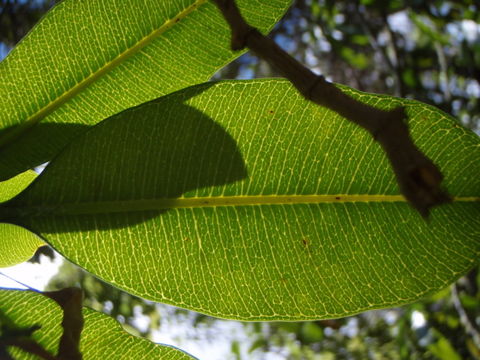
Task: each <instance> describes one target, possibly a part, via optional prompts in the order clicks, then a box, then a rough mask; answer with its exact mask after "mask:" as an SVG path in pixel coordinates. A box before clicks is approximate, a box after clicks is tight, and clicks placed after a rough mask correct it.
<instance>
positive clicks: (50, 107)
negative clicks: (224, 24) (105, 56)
mask: <svg viewBox="0 0 480 360" xmlns="http://www.w3.org/2000/svg"><path fill="white" fill-rule="evenodd" d="M206 2H207V0H196V1H195V2H194V3H193V4H192V5H190V6H188V7H187V8H185V9H184V10H182V11H181V12H180V13H178V14H177V15H176V16H175V17H173V18H172V19H170V20H167V21H165V23H164V24H163V25H162V26H161V27H159V28H158V29H155V30H153V31H152V32H151V33H150V34H148V35H146V36H145V37H143V38H142V39H140V40H139V41H138V42H137V43H136V44H135V45H133V46H132V47H130V48H128V49H127V50H125V51H124V52H122V53H121V54H119V55H118V56H117V57H116V58H114V59H112V60H111V61H110V62H107V63H106V64H105V65H103V66H102V67H101V68H99V69H98V70H97V71H96V72H93V73H91V74H90V75H89V76H87V77H86V78H85V79H83V80H82V81H80V82H79V83H77V84H76V85H75V86H73V87H72V88H70V89H68V90H67V91H65V92H64V93H63V94H61V95H60V96H58V97H57V98H56V99H55V100H53V101H51V102H49V103H48V104H47V105H45V106H44V107H43V108H41V109H40V110H38V111H37V112H36V113H34V114H33V115H31V116H30V117H29V118H27V119H26V120H25V121H24V122H22V123H20V124H19V125H18V126H16V127H15V128H13V129H12V130H11V131H9V132H7V133H6V134H5V135H4V136H2V137H0V148H1V147H3V146H5V145H8V144H10V143H11V142H13V141H14V140H15V139H17V138H18V136H19V135H20V134H22V133H23V132H24V131H26V130H27V129H29V128H31V127H32V126H33V125H35V124H36V123H38V122H39V121H40V120H42V119H43V118H45V117H46V116H47V115H49V114H51V113H52V112H54V111H55V110H56V109H58V108H59V107H60V106H62V105H63V104H65V103H66V102H67V101H68V100H70V99H72V98H73V97H75V96H76V95H77V94H78V93H80V92H81V91H82V90H83V89H85V88H86V87H87V86H89V85H90V84H91V83H93V82H95V81H96V80H97V79H99V78H100V77H102V76H103V75H104V74H106V73H107V72H108V71H110V70H112V69H113V68H115V67H116V66H117V65H119V64H121V63H122V62H123V61H125V60H126V59H128V58H129V57H130V56H132V55H134V54H136V53H137V52H139V51H140V50H141V49H143V48H144V47H145V46H147V45H148V44H150V43H151V42H152V41H153V40H155V39H156V38H158V37H159V36H160V35H161V34H163V33H164V32H165V31H167V30H168V29H170V28H171V27H173V26H174V25H175V24H176V23H178V22H179V21H180V20H181V19H183V18H185V17H186V16H187V15H188V14H190V13H191V12H193V11H194V10H195V9H197V8H198V7H199V6H201V5H203V4H204V3H206Z"/></svg>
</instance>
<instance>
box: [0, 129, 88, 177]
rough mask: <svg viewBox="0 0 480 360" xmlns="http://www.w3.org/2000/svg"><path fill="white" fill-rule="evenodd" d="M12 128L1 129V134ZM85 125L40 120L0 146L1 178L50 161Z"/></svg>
mask: <svg viewBox="0 0 480 360" xmlns="http://www.w3.org/2000/svg"><path fill="white" fill-rule="evenodd" d="M13 128H14V127H9V128H7V129H3V130H1V131H0V138H1V136H2V135H3V134H5V133H7V132H9V131H11V130H12V129H13ZM88 128H89V126H87V125H82V124H65V123H60V124H57V123H40V124H38V125H36V126H34V127H33V128H32V129H30V130H28V131H27V132H26V133H25V134H24V135H23V136H22V137H21V138H19V139H17V140H15V141H14V142H13V143H11V144H10V145H9V146H8V147H6V148H3V149H0V181H5V180H8V179H10V178H12V177H14V176H15V175H18V174H20V173H22V172H24V171H27V170H29V169H32V168H34V167H36V166H38V165H41V164H43V163H45V162H47V161H50V160H51V159H52V157H53V156H55V155H56V154H57V153H58V152H59V151H60V150H61V149H62V148H63V147H64V146H65V144H67V143H69V142H70V141H71V140H73V139H75V138H76V137H78V136H79V135H81V134H82V133H84V132H85V131H86V130H87V129H88Z"/></svg>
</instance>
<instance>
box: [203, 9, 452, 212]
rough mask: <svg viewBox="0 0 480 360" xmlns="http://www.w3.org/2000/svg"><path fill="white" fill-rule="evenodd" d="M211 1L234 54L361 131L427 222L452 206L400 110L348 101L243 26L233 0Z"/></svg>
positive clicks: (278, 49)
mask: <svg viewBox="0 0 480 360" xmlns="http://www.w3.org/2000/svg"><path fill="white" fill-rule="evenodd" d="M213 1H214V2H215V4H216V5H217V7H218V8H219V10H220V11H221V13H222V15H223V17H224V18H225V20H226V21H227V23H228V24H229V25H230V28H231V31H232V40H231V47H232V50H241V49H243V48H245V47H248V48H250V49H251V50H253V51H254V52H255V53H256V54H257V55H258V56H259V57H261V58H263V59H264V60H266V61H267V62H268V63H270V65H272V66H274V67H276V68H277V69H278V70H279V71H280V72H281V73H282V74H283V76H285V77H286V78H287V79H288V80H290V82H291V83H292V84H293V85H294V86H295V87H296V88H297V90H298V91H299V92H300V93H301V94H302V95H303V96H304V97H305V98H306V99H308V100H310V101H312V102H314V103H316V104H318V105H320V106H325V107H327V108H329V109H331V110H334V111H335V112H337V113H338V114H340V115H341V116H343V117H345V118H346V119H348V120H350V121H352V122H353V123H355V124H357V125H359V126H361V127H363V128H364V129H365V130H367V131H368V132H369V133H370V134H371V135H372V136H373V138H374V139H375V140H377V141H378V142H379V144H380V145H381V146H382V148H383V150H384V151H385V153H386V155H387V156H388V158H389V160H390V163H391V165H392V168H393V171H394V172H395V175H396V177H397V182H398V185H399V187H400V191H401V192H402V194H403V195H404V196H405V198H406V199H407V200H408V201H409V202H410V204H411V205H412V206H413V207H414V208H415V209H417V210H418V211H419V212H420V214H421V215H422V216H424V217H427V216H428V214H429V209H430V208H431V207H433V206H436V205H440V204H443V203H446V202H449V201H450V197H449V196H448V194H447V193H446V192H444V191H443V190H442V189H441V187H440V184H441V182H442V179H443V175H442V173H441V172H440V170H439V169H438V168H437V167H436V166H435V164H434V163H433V162H432V161H431V160H430V159H429V158H427V157H426V156H425V155H424V154H423V153H422V152H421V151H420V150H419V149H418V148H417V147H416V146H415V144H414V143H413V141H412V139H411V137H410V135H409V131H408V126H407V124H406V114H405V109H404V108H403V107H398V108H396V109H393V110H388V111H386V110H380V109H377V108H374V107H372V106H369V105H366V104H364V103H361V102H359V101H357V100H355V99H353V98H351V97H350V96H348V95H346V94H344V93H343V92H342V91H341V90H340V89H339V88H337V87H336V86H335V85H334V84H332V83H330V82H328V81H326V80H325V78H324V77H323V76H318V75H315V74H314V73H313V72H311V71H310V70H309V69H307V68H306V67H304V66H303V65H302V64H300V63H299V62H298V61H297V60H295V59H294V58H293V57H291V56H290V55H288V54H287V53H286V52H285V51H283V50H282V49H281V48H280V47H279V46H278V45H277V44H275V42H274V41H273V40H271V39H269V38H267V37H266V36H264V35H262V34H261V33H260V32H259V31H258V30H257V29H255V28H254V27H252V26H250V25H249V24H247V22H246V21H245V20H244V19H243V17H242V15H241V14H240V11H239V9H238V8H237V6H236V4H235V2H234V0H213Z"/></svg>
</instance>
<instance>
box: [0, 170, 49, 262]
mask: <svg viewBox="0 0 480 360" xmlns="http://www.w3.org/2000/svg"><path fill="white" fill-rule="evenodd" d="M36 177H37V174H36V173H35V172H34V171H26V172H24V173H22V174H20V175H17V176H15V177H14V178H12V179H10V180H8V181H2V182H0V202H3V201H6V200H9V199H11V198H13V197H14V196H15V195H17V194H19V193H20V192H21V191H22V190H23V189H25V188H26V187H27V186H28V185H29V184H30V183H31V182H32V181H33V180H34V179H35V178H36ZM42 245H45V243H44V242H43V241H42V240H41V239H40V238H39V237H38V236H37V235H35V234H33V233H31V232H30V231H28V230H26V229H24V228H22V227H20V226H16V225H12V224H3V223H0V249H1V251H0V268H2V267H7V266H12V265H16V264H19V263H22V262H24V261H27V260H28V259H30V258H31V257H32V256H33V254H34V253H35V251H36V250H37V249H38V247H39V246H42Z"/></svg>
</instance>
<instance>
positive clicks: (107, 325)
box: [0, 290, 193, 360]
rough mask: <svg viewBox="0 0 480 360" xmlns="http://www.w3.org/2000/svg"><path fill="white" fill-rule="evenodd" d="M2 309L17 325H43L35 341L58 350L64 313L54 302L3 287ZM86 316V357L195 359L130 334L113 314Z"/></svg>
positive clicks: (0, 295)
mask: <svg viewBox="0 0 480 360" xmlns="http://www.w3.org/2000/svg"><path fill="white" fill-rule="evenodd" d="M0 311H1V313H3V315H4V316H6V317H7V318H8V319H9V320H11V322H13V323H14V324H15V325H16V326H17V327H21V328H29V327H32V326H35V325H40V326H41V327H40V329H39V330H36V331H35V332H34V333H33V338H34V340H36V341H37V342H38V343H39V344H40V345H42V346H43V347H44V348H45V349H46V350H48V351H49V352H50V353H52V354H56V353H57V351H58V344H59V340H60V337H61V335H62V325H61V323H62V318H63V312H62V309H61V307H60V306H59V305H58V304H57V303H56V302H55V301H53V300H51V299H49V298H48V297H46V296H43V295H42V294H39V293H36V292H33V291H21V290H0ZM83 317H84V326H83V331H82V335H81V339H80V350H81V352H82V354H83V359H84V360H88V359H92V360H98V359H109V360H110V359H135V360H136V359H139V360H140V359H145V360H146V359H165V360H182V359H184V360H188V359H190V360H191V359H193V357H191V356H189V355H187V354H186V353H184V352H182V351H180V350H178V349H176V348H173V347H170V346H166V345H158V344H154V343H152V342H150V341H148V340H145V339H141V338H138V337H135V336H133V335H130V334H128V333H127V332H125V331H124V330H123V329H122V327H121V325H120V324H119V323H118V322H116V321H115V320H114V319H112V318H111V317H109V316H106V315H104V314H102V313H99V312H96V311H94V310H91V309H89V308H83ZM16 351H17V352H16V353H15V355H16V356H15V359H17V360H25V359H33V357H32V356H31V355H27V354H26V353H20V352H19V351H18V350H16ZM35 359H36V358H35Z"/></svg>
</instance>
